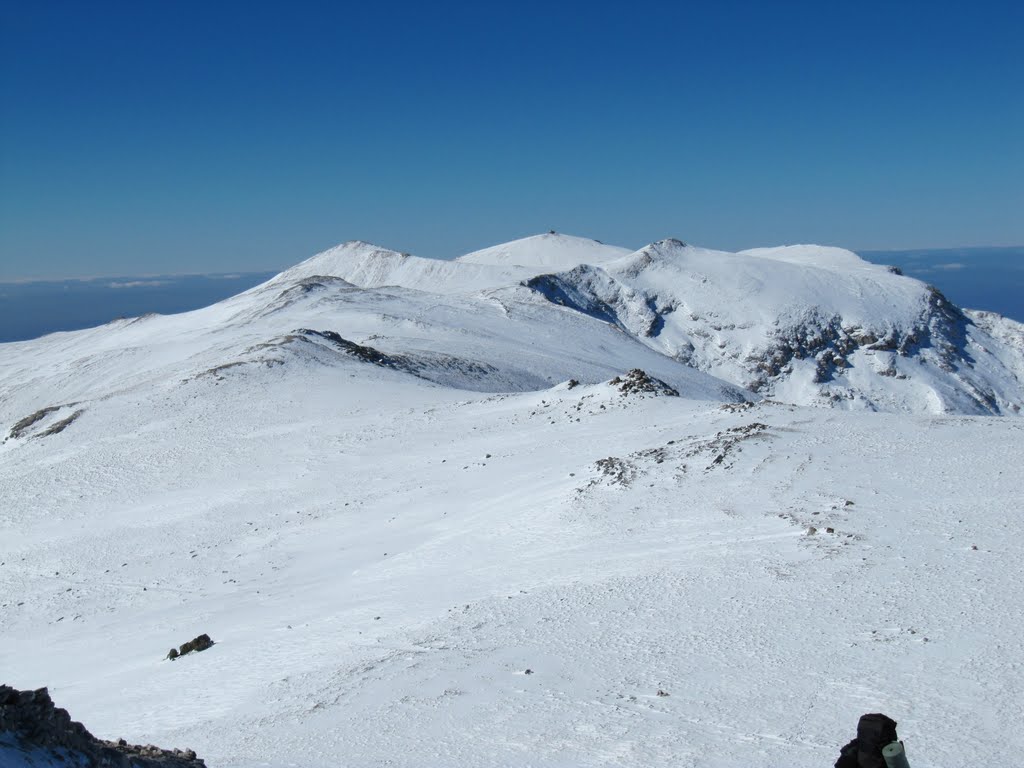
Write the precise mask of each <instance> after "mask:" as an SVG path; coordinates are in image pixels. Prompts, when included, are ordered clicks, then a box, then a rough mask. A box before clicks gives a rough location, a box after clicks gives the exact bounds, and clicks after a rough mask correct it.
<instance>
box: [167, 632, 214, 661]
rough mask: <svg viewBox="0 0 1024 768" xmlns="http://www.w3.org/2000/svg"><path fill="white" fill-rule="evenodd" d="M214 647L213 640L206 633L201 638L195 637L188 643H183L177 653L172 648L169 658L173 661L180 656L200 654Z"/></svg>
mask: <svg viewBox="0 0 1024 768" xmlns="http://www.w3.org/2000/svg"><path fill="white" fill-rule="evenodd" d="M212 647H213V640H211V639H210V636H209V635H207V634H205V633H204V634H202V635H199V637H195V638H193V639H191V640H189V641H188V642H187V643H183V644H182V645H181V646H180V647H179V648H178V650H177V651H175V650H174V649H173V648H171V650H170V651H169V652H168V654H167V658H168V659H171V661H173V660H174V659H177V658H179V657H180V656H184V655H185V654H186V653H192V652H193V651H195V652H196V653H198V652H199V651H205V650H206V649H207V648H212Z"/></svg>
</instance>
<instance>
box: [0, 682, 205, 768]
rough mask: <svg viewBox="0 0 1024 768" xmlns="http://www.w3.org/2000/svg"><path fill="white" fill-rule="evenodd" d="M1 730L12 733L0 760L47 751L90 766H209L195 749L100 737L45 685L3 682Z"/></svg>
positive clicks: (55, 757) (4, 742)
mask: <svg viewBox="0 0 1024 768" xmlns="http://www.w3.org/2000/svg"><path fill="white" fill-rule="evenodd" d="M0 735H3V736H8V735H10V736H13V739H10V738H5V739H3V740H2V741H0V765H7V764H8V762H12V763H15V764H22V763H24V762H25V761H26V758H27V759H28V760H29V761H31V760H32V759H34V758H38V757H40V755H39V752H42V753H43V754H44V755H46V754H47V753H48V755H49V756H50V757H51V758H52V761H51V762H55V763H56V762H60V763H64V762H67V763H68V764H73V765H87V766H90V767H91V768H206V763H205V762H203V761H202V760H201V759H199V758H198V757H196V753H195V752H193V751H192V750H191V749H187V750H180V749H175V750H166V749H160V748H159V747H154V746H153V745H151V744H150V745H146V746H134V745H131V744H128V743H127V742H126V741H125V740H124V739H119V740H118V741H116V742H113V741H103V740H101V739H97V738H96V737H95V736H93V735H92V734H91V733H89V731H88V730H86V727H85V726H84V725H82V724H81V723H78V722H75V721H73V720H72V719H71V715H69V714H68V711H67V710H66V709H60V708H58V707H57V706H56V705H55V704H54V703H53V699H51V698H50V693H49V691H47V690H46V688H40V689H38V690H35V691H19V690H16V689H14V688H11V687H10V686H8V685H0ZM19 753H21V754H20V755H19ZM30 754H31V757H29V755H30Z"/></svg>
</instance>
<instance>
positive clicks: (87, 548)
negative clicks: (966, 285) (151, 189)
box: [0, 235, 1024, 768]
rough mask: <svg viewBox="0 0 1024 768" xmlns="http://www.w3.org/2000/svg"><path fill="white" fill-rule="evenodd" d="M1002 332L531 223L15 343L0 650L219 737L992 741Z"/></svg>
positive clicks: (1021, 710) (1004, 393) (1005, 657)
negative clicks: (864, 730) (425, 255)
mask: <svg viewBox="0 0 1024 768" xmlns="http://www.w3.org/2000/svg"><path fill="white" fill-rule="evenodd" d="M1021 329H1022V327H1021V326H1020V324H1016V323H1012V321H1008V320H1006V319H1005V318H1000V317H998V316H993V315H991V314H988V313H983V312H963V311H961V310H960V309H958V308H956V307H954V306H952V305H951V304H949V303H948V301H946V300H945V298H944V297H942V296H941V294H937V292H935V291H934V290H932V289H929V288H927V287H926V286H924V285H923V284H921V283H918V282H916V281H914V280H910V279H909V278H905V277H902V276H900V275H897V274H894V273H891V272H889V271H887V270H886V269H885V268H883V267H874V266H871V265H869V264H866V263H865V262H862V261H860V260H859V259H858V258H857V257H856V256H855V255H853V254H850V253H848V252H845V251H838V250H836V249H822V248H817V247H810V246H799V247H790V248H783V249H765V250H758V251H753V252H747V253H743V254H726V253H721V252H714V251H707V250H704V249H698V248H693V247H691V246H685V245H683V244H682V243H680V242H678V241H661V242H659V243H655V244H652V245H651V246H648V247H647V248H644V249H641V250H640V251H637V252H635V253H630V252H627V251H625V250H622V249H614V248H611V247H610V246H604V245H602V244H599V243H596V242H595V241H587V240H584V239H582V238H570V237H567V236H564V235H542V236H538V237H535V238H527V239H525V240H522V241H516V242H514V243H509V244H506V245H503V246H497V247H495V248H493V249H488V250H485V251H480V252H477V253H476V254H471V255H470V256H467V257H463V258H462V259H458V260H454V261H451V262H441V261H431V260H426V259H418V258H416V257H413V256H406V255H402V254H396V253H394V252H391V251H386V250H383V249H380V248H377V247H375V246H370V245H367V244H365V243H348V244H345V245H343V246H339V248H337V249H333V250H332V251H328V252H326V253H324V254H321V255H319V256H316V257H313V258H312V259H310V260H308V261H306V262H303V263H302V264H300V265H298V266H297V267H295V268H293V269H291V270H288V271H286V272H284V273H282V274H281V275H279V276H277V277H276V278H274V279H273V280H271V281H269V282H268V283H266V284H264V285H262V286H259V287H257V288H254V289H252V290H250V291H247V292H246V293H244V294H240V295H239V296H236V297H234V298H232V299H229V300H227V301H225V302H221V303H220V304H217V305H214V306H212V307H209V308H207V309H203V310H199V311H196V312H191V313H187V314H184V315H178V316H168V317H159V316H150V317H144V318H137V319H133V320H125V321H118V322H116V323H112V324H110V325H107V326H103V327H101V328H96V329H91V330H87V331H80V332H75V333H65V334H54V335H52V336H48V337H44V338H42V339H38V340H35V341H32V342H23V343H16V344H6V345H2V346H0V392H2V395H0V429H2V435H3V437H4V438H6V439H5V440H4V442H3V445H2V446H0V563H2V564H0V585H2V592H0V626H2V627H3V631H2V632H0V673H2V677H3V678H4V682H7V683H8V684H11V685H14V686H15V687H20V688H37V687H40V686H43V685H46V686H49V688H50V692H51V694H52V695H53V697H54V699H55V700H56V701H58V702H59V704H60V706H62V707H66V708H68V709H69V710H70V711H71V712H72V714H73V716H74V717H75V718H76V719H80V720H82V721H83V722H84V723H85V724H86V725H87V726H88V728H89V729H90V730H91V731H92V732H93V733H95V734H96V735H97V736H101V737H104V738H118V737H121V736H123V737H125V738H127V739H128V740H129V741H135V742H151V743H155V744H160V745H162V746H167V747H181V748H185V747H191V748H192V749H195V750H196V751H197V752H198V753H199V755H200V756H201V757H203V758H205V759H206V761H207V764H208V765H209V766H211V768H218V767H219V766H237V767H239V768H243V767H244V768H249V767H250V766H272V767H273V768H277V767H278V766H290V765H297V766H338V765H351V766H373V765H392V766H436V765H475V766H527V765H552V766H576V765H591V766H597V765H614V766H650V765H678V766H721V767H724V766H730V767H734V768H738V767H740V766H750V765H769V766H770V765H791V766H807V768H810V767H811V766H821V765H830V764H831V762H833V761H834V760H835V758H836V756H837V755H838V750H839V747H840V746H841V745H842V744H843V743H845V742H846V741H847V740H848V739H850V738H852V736H853V732H854V729H855V726H856V722H857V718H858V717H859V716H860V715H861V714H863V713H865V712H869V711H882V712H885V713H887V714H889V715H890V716H891V717H893V718H894V719H896V720H897V721H899V731H900V735H901V737H902V738H903V739H904V741H905V742H906V744H907V749H908V754H909V757H910V761H911V764H912V765H914V766H918V767H919V766H926V767H927V766H932V767H935V768H942V767H947V766H948V768H953V767H954V766H962V765H967V764H971V765H993V766H995V765H1010V764H1012V763H1013V762H1014V759H1015V756H1016V755H1018V754H1020V753H1021V751H1022V750H1024V736H1022V735H1021V733H1020V730H1019V727H1018V724H1019V722H1020V721H1021V720H1022V716H1024V689H1022V681H1021V670H1020V664H1019V660H1020V659H1021V658H1022V657H1024V653H1022V652H1024V640H1022V638H1024V619H1022V617H1021V613H1020V610H1019V606H1020V605H1021V604H1022V598H1024V587H1022V586H1021V580H1020V578H1019V576H1020V566H1019V563H1020V562H1021V558H1022V556H1024V520H1022V518H1021V515H1020V512H1019V499H1020V498H1021V496H1022V492H1024V487H1022V486H1024V482H1022V479H1021V478H1022V473H1021V471H1020V466H1021V463H1022V461H1024V431H1022V430H1024V421H1022V420H1021V419H1019V418H1015V417H1014V416H1015V415H1016V414H1018V413H1019V409H1020V406H1021V403H1022V402H1024V397H1022V383H1021V372H1022V371H1024V364H1022V359H1024V358H1022V353H1021V340H1022V339H1024V334H1022V332H1021ZM631 369H643V370H644V371H646V373H647V374H648V376H642V375H640V374H636V373H633V374H628V373H627V372H628V371H630V370H631ZM200 633H208V634H209V635H210V636H211V637H212V638H213V639H214V641H215V642H216V645H214V646H213V647H212V648H210V649H209V650H207V651H204V652H202V653H198V654H191V655H189V656H185V657H182V658H180V659H177V660H175V661H173V662H172V661H168V660H165V658H164V657H165V656H166V654H167V651H168V649H169V648H171V647H172V646H177V645H179V644H181V643H183V642H184V641H186V640H188V639H190V638H192V637H195V636H196V635H198V634H200Z"/></svg>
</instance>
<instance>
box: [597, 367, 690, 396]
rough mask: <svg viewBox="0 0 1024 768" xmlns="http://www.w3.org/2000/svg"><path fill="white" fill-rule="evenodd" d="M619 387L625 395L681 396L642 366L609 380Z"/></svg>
mask: <svg viewBox="0 0 1024 768" xmlns="http://www.w3.org/2000/svg"><path fill="white" fill-rule="evenodd" d="M608 383H609V384H611V385H612V386H613V387H618V388H619V392H621V393H622V394H623V395H633V394H640V393H646V394H651V395H668V396H670V397H679V392H678V391H677V390H675V389H673V388H672V387H670V386H669V385H668V384H666V383H665V382H664V381H662V380H661V379H656V378H654V377H653V376H651V375H649V374H648V373H647V371H645V370H643V369H641V368H634V369H633V370H631V371H630V372H629V373H627V374H625V375H624V376H616V377H615V378H614V379H612V380H611V381H609V382H608Z"/></svg>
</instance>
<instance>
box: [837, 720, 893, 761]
mask: <svg viewBox="0 0 1024 768" xmlns="http://www.w3.org/2000/svg"><path fill="white" fill-rule="evenodd" d="M894 741H899V737H898V736H897V735H896V721H895V720H893V719H892V718H889V717H886V716H885V715H880V714H872V715H864V716H863V717H861V719H860V722H859V723H857V738H856V739H854V740H853V741H851V742H850V743H849V744H847V745H846V746H845V747H843V748H842V749H841V750H840V751H839V759H838V760H836V764H835V768H885V758H883V757H882V747H884V746H885V745H886V744H890V743H892V742H894Z"/></svg>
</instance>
